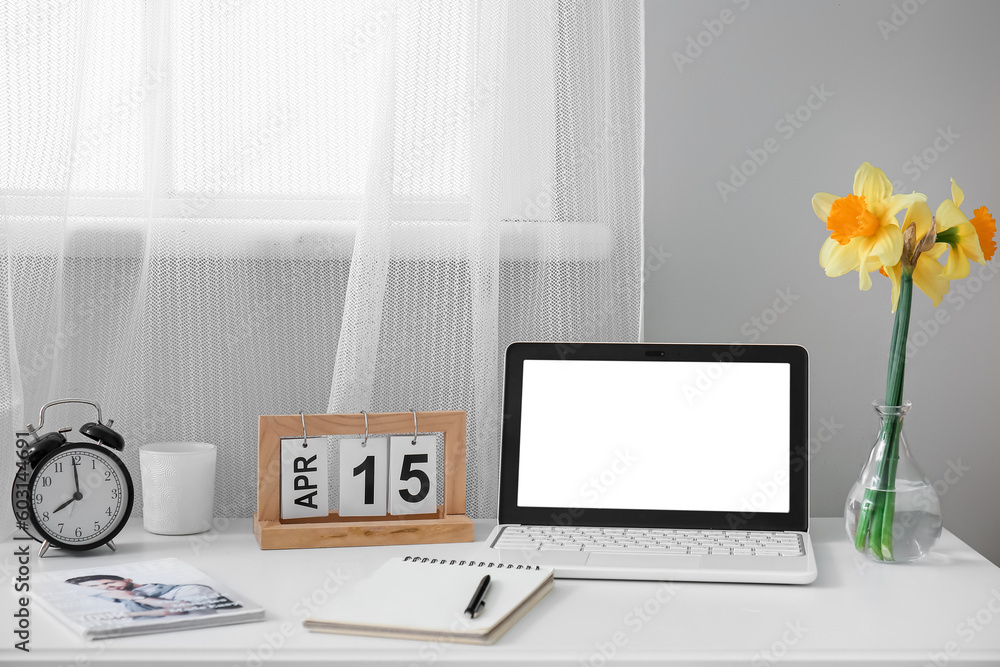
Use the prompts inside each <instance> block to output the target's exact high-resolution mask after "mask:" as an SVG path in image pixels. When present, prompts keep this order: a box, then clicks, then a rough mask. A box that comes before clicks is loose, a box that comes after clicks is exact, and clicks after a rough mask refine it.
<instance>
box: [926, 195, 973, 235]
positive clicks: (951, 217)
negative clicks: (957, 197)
mask: <svg viewBox="0 0 1000 667" xmlns="http://www.w3.org/2000/svg"><path fill="white" fill-rule="evenodd" d="M934 220H935V221H936V222H937V230H938V234H940V233H941V232H942V231H944V230H946V229H951V228H952V227H958V226H959V225H961V224H963V223H966V222H968V221H969V219H968V218H966V217H965V214H964V213H962V212H961V211H960V210H958V206H956V205H955V202H953V201H952V200H950V199H945V200H944V201H943V202H941V205H940V206H938V207H937V213H935V214H934Z"/></svg>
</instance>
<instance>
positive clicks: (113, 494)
mask: <svg viewBox="0 0 1000 667" xmlns="http://www.w3.org/2000/svg"><path fill="white" fill-rule="evenodd" d="M111 499H112V500H117V499H118V489H111Z"/></svg>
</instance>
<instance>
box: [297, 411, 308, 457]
mask: <svg viewBox="0 0 1000 667" xmlns="http://www.w3.org/2000/svg"><path fill="white" fill-rule="evenodd" d="M299 416H300V417H302V448H303V449H305V447H306V443H307V442H309V436H308V435H306V415H305V413H304V412H300V413H299Z"/></svg>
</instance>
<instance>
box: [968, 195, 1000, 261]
mask: <svg viewBox="0 0 1000 667" xmlns="http://www.w3.org/2000/svg"><path fill="white" fill-rule="evenodd" d="M969 222H971V223H972V226H973V227H975V228H976V235H977V236H979V247H980V248H982V249H983V259H991V258H992V257H993V255H994V254H995V253H996V251H997V242H996V240H994V238H993V237H994V236H995V235H996V233H997V222H996V220H994V219H993V216H992V215H990V211H989V209H988V208H986V207H985V206H980V207H979V208H977V209H976V214H975V215H973V216H972V220H969Z"/></svg>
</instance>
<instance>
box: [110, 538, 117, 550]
mask: <svg viewBox="0 0 1000 667" xmlns="http://www.w3.org/2000/svg"><path fill="white" fill-rule="evenodd" d="M108 547H109V548H110V549H111V550H112V551H118V547H116V546H115V541H114V540H110V541H109V542H108Z"/></svg>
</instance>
